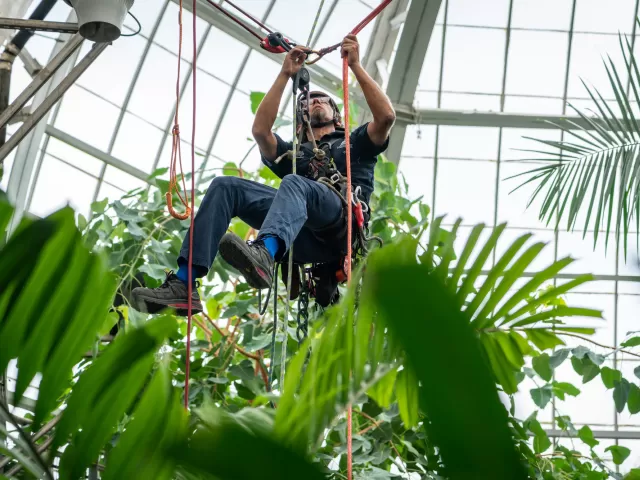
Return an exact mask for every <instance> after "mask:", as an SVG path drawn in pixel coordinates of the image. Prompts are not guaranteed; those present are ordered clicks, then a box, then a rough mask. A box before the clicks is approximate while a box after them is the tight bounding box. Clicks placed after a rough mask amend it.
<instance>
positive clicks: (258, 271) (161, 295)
mask: <svg viewBox="0 0 640 480" xmlns="http://www.w3.org/2000/svg"><path fill="white" fill-rule="evenodd" d="M342 56H343V57H345V56H346V57H347V59H348V63H349V67H350V68H351V71H352V72H353V74H354V75H355V77H356V79H357V81H358V83H359V84H360V87H361V89H362V92H363V93H364V96H365V99H366V101H367V104H368V105H369V108H370V109H371V113H372V114H373V121H371V122H369V123H366V124H364V125H362V126H360V127H358V128H356V129H355V130H354V131H353V132H352V133H351V137H350V138H351V170H352V184H353V186H354V188H358V187H359V189H358V192H359V193H360V195H361V197H362V198H361V199H362V200H363V201H364V202H365V203H367V204H368V202H369V198H370V196H371V193H372V192H373V185H374V181H373V174H374V167H375V164H376V161H377V155H379V154H380V153H382V152H383V151H384V150H386V148H387V145H388V141H389V140H388V139H389V132H390V130H391V128H392V126H393V123H394V122H395V112H394V110H393V106H392V104H391V102H390V101H389V99H388V98H387V96H386V95H385V94H384V92H383V91H382V90H381V89H380V87H379V86H378V85H377V84H376V82H375V81H374V80H373V79H372V78H371V77H370V76H369V75H368V74H367V72H366V71H365V70H364V68H362V65H361V64H360V53H359V44H358V40H357V38H356V37H355V35H349V36H347V37H346V38H345V39H344V41H343V43H342ZM305 59H306V54H305V53H304V51H303V49H302V48H299V47H296V48H294V49H292V50H291V51H290V52H289V53H288V54H287V56H286V58H285V60H284V63H283V65H282V70H281V72H280V74H279V75H278V77H277V78H276V80H275V82H274V84H273V86H272V87H271V89H270V90H269V92H268V93H267V95H266V96H265V97H264V99H263V100H262V103H261V105H260V107H259V108H258V111H257V112H256V116H255V120H254V123H253V129H252V133H253V137H254V138H255V140H256V142H257V144H258V146H259V148H260V153H261V155H262V161H263V163H264V164H265V165H267V166H268V167H269V168H270V169H271V170H272V171H273V172H274V173H275V174H276V175H278V176H279V177H280V178H282V182H281V184H280V188H279V189H278V190H275V189H273V188H271V187H268V186H266V185H262V184H259V183H256V182H252V181H250V180H245V179H241V178H237V177H226V176H223V177H216V178H214V179H213V181H212V183H211V186H210V187H209V189H208V190H207V193H206V195H205V197H204V200H203V202H202V204H201V205H200V209H199V210H198V213H197V215H196V218H195V224H194V244H193V276H192V278H194V279H195V278H199V277H204V276H205V275H206V274H207V272H208V270H209V269H210V268H211V265H212V264H213V261H214V259H215V256H216V253H217V252H218V249H219V250H220V254H221V255H222V258H224V259H225V260H226V261H227V262H228V263H229V264H230V265H232V266H233V267H235V268H236V269H237V270H239V271H240V272H241V273H242V274H243V275H244V277H245V279H246V281H247V283H248V284H249V285H251V286H252V287H254V288H257V289H264V288H268V287H269V286H270V285H271V284H272V280H273V267H274V262H275V261H276V260H281V259H284V258H286V257H285V254H286V253H287V252H288V250H289V248H290V247H291V246H292V245H293V251H294V261H295V262H296V263H302V264H304V263H327V262H338V261H340V259H341V257H342V256H343V255H344V249H343V248H341V247H342V246H343V245H341V244H345V245H346V238H345V236H344V235H342V234H340V235H339V236H340V238H338V239H336V238H335V237H336V235H337V233H336V232H342V231H343V230H344V229H342V228H341V226H342V225H344V224H345V220H344V218H345V216H344V211H343V204H342V201H341V199H340V197H339V196H338V195H337V194H336V192H335V191H334V190H332V189H331V188H329V187H327V186H326V185H325V184H323V183H320V182H317V181H315V180H314V179H313V175H311V172H310V170H312V168H311V167H310V163H311V160H312V158H314V151H313V143H311V142H310V141H306V142H304V143H303V144H302V145H300V151H299V154H298V158H297V159H296V168H297V175H291V173H292V159H291V157H290V156H287V152H288V151H289V150H291V148H292V143H291V142H285V141H283V140H282V139H281V138H280V137H279V136H278V135H277V134H275V133H273V132H272V128H273V125H274V123H275V120H276V117H277V115H278V108H279V105H280V101H281V99H282V95H283V93H284V91H285V89H286V88H288V87H289V81H290V80H291V78H293V77H294V76H295V75H296V74H297V73H298V72H299V71H300V69H301V68H302V66H303V65H304V61H305ZM304 106H306V103H305V105H304ZM308 111H309V116H310V118H309V120H310V127H311V131H312V134H313V137H314V139H316V140H317V142H318V143H319V144H323V145H324V148H325V150H326V152H327V154H328V155H330V156H331V157H332V158H333V161H334V163H335V167H336V168H337V170H338V171H339V172H341V173H342V174H343V175H344V174H346V148H345V142H344V129H343V128H342V125H341V123H340V118H341V117H340V112H339V111H338V107H337V106H336V104H335V102H333V100H331V99H330V97H329V96H327V95H326V94H323V93H321V92H314V93H313V94H312V95H311V101H310V105H308ZM300 128H304V125H300ZM308 136H309V135H308V134H307V135H306V136H305V140H311V139H309V138H306V137H308ZM307 176H309V177H312V178H307ZM234 217H239V218H241V219H242V220H243V221H245V222H246V223H248V224H249V225H250V226H251V227H253V228H255V229H257V230H260V234H259V236H258V238H257V239H256V241H254V242H244V241H243V240H242V239H241V238H239V237H238V236H237V235H235V234H232V233H225V232H226V231H227V229H228V227H229V223H230V222H231V219H232V218H234ZM336 240H337V242H336ZM188 258H189V235H188V234H187V236H186V238H185V240H184V243H183V246H182V250H181V251H180V258H179V259H178V265H179V270H178V272H177V274H173V273H169V274H168V275H167V279H166V281H165V283H164V284H163V285H162V286H160V287H158V288H155V289H149V288H137V289H135V290H134V291H133V299H134V306H135V307H136V308H138V309H139V310H142V311H146V312H149V313H155V312H158V311H160V310H162V309H163V308H167V307H172V308H175V309H176V310H177V311H178V313H179V314H185V312H186V310H187V302H188V293H187V284H188V269H187V264H188V260H187V259H188ZM192 308H193V312H194V313H197V312H200V311H202V304H201V302H200V297H199V295H198V293H197V291H196V289H195V288H194V289H193V295H192Z"/></svg>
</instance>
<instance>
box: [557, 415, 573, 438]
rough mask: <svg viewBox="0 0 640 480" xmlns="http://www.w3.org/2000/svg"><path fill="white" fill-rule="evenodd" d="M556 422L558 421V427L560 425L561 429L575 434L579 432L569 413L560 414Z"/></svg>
mask: <svg viewBox="0 0 640 480" xmlns="http://www.w3.org/2000/svg"><path fill="white" fill-rule="evenodd" d="M556 422H558V427H560V429H561V430H565V431H568V432H569V433H570V434H571V435H573V436H575V435H577V434H578V431H577V430H576V427H575V426H574V425H573V422H571V417H569V416H568V415H558V416H557V417H556Z"/></svg>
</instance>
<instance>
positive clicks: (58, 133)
mask: <svg viewBox="0 0 640 480" xmlns="http://www.w3.org/2000/svg"><path fill="white" fill-rule="evenodd" d="M45 131H46V133H47V135H49V136H51V137H53V138H55V139H57V140H60V141H61V142H64V143H66V144H67V145H70V146H72V147H74V148H77V149H78V150H80V151H81V152H84V153H86V154H87V155H91V156H92V157H95V158H97V159H98V160H101V161H103V162H104V163H105V164H107V165H111V166H112V167H115V168H117V169H119V170H122V171H123V172H125V173H128V174H129V175H131V176H132V177H136V178H138V179H140V180H142V181H143V182H147V183H149V184H151V185H153V184H154V182H152V181H151V180H150V179H149V174H148V173H147V172H143V171H142V170H140V169H139V168H136V167H134V166H133V165H131V164H130V163H127V162H125V161H123V160H120V159H118V158H116V157H114V156H113V155H111V154H109V153H106V152H103V151H102V150H100V149H98V148H96V147H94V146H93V145H90V144H88V143H86V142H83V141H82V140H80V139H79V138H76V137H74V136H73V135H69V134H68V133H66V132H63V131H62V130H59V129H57V128H56V127H54V126H53V125H47V128H46V130H45Z"/></svg>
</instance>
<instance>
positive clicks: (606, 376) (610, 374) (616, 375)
mask: <svg viewBox="0 0 640 480" xmlns="http://www.w3.org/2000/svg"><path fill="white" fill-rule="evenodd" d="M600 377H601V378H602V383H604V386H605V387H607V389H610V388H613V387H615V384H616V381H618V382H619V381H620V380H622V372H620V370H616V369H613V368H609V367H602V370H600Z"/></svg>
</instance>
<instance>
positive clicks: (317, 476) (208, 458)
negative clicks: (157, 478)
mask: <svg viewBox="0 0 640 480" xmlns="http://www.w3.org/2000/svg"><path fill="white" fill-rule="evenodd" d="M218 415H219V416H218V417H217V418H215V419H213V420H212V421H209V422H201V423H199V424H198V425H197V426H196V428H195V429H194V431H193V432H192V433H191V435H190V436H189V439H188V441H187V442H185V443H184V445H182V446H180V447H178V448H174V449H173V450H172V451H171V455H172V456H173V457H174V458H175V459H176V461H177V462H178V465H179V468H180V469H181V470H184V471H186V472H188V473H190V474H192V475H193V476H194V478H216V479H219V480H241V479H246V480H250V479H256V478H260V479H264V480H270V479H273V480H288V479H291V480H298V479H302V478H304V479H305V480H306V479H309V480H322V479H324V478H325V476H324V475H323V474H322V473H321V471H320V470H319V468H318V467H317V466H316V465H314V464H312V463H310V462H309V461H308V460H307V459H306V458H305V457H304V456H303V455H301V454H300V453H299V452H297V451H294V450H293V449H291V448H289V447H284V446H282V445H281V444H279V443H278V442H276V441H275V440H274V438H273V435H272V434H271V435H266V434H265V433H263V431H260V429H259V428H255V425H252V427H253V428H247V426H246V425H243V423H241V422H239V421H237V420H236V419H235V418H233V417H230V416H228V415H225V414H223V413H222V412H218ZM257 423H260V422H257ZM247 455H248V456H249V458H250V459H249V458H244V459H243V457H246V456H247Z"/></svg>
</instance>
